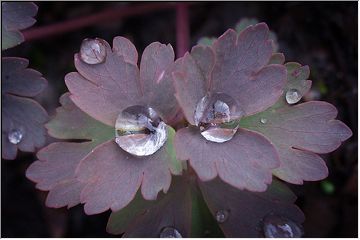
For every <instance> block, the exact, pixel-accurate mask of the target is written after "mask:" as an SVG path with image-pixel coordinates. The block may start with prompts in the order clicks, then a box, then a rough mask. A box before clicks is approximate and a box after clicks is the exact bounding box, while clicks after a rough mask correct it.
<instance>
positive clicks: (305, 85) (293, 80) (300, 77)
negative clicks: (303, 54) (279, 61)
mask: <svg viewBox="0 0 360 240" xmlns="http://www.w3.org/2000/svg"><path fill="white" fill-rule="evenodd" d="M285 67H286V69H287V74H288V77H287V79H288V81H287V84H286V87H285V89H284V93H286V92H287V91H288V90H291V89H296V90H297V91H298V92H299V94H300V95H301V96H304V95H305V94H306V93H307V92H308V91H309V90H310V88H311V80H307V79H308V78H309V76H310V69H309V66H301V64H299V63H296V62H288V63H286V64H285ZM282 99H283V100H284V99H285V98H282Z"/></svg>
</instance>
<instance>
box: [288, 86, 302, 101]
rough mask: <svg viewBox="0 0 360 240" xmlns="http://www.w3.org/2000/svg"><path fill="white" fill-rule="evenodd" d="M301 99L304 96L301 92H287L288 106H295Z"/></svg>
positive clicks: (293, 90) (294, 90) (291, 90)
mask: <svg viewBox="0 0 360 240" xmlns="http://www.w3.org/2000/svg"><path fill="white" fill-rule="evenodd" d="M301 97H302V96H301V94H300V92H299V91H298V90H296V89H290V90H288V91H287V92H286V96H285V98H286V102H287V103H288V104H295V103H297V102H299V101H300V99H301Z"/></svg>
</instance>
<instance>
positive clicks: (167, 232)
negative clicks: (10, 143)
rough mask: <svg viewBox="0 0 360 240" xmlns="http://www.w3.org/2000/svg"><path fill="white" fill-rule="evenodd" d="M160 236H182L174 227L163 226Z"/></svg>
mask: <svg viewBox="0 0 360 240" xmlns="http://www.w3.org/2000/svg"><path fill="white" fill-rule="evenodd" d="M160 238H182V236H181V234H180V232H179V231H178V230H177V229H176V228H173V227H165V228H163V229H162V230H161V232H160Z"/></svg>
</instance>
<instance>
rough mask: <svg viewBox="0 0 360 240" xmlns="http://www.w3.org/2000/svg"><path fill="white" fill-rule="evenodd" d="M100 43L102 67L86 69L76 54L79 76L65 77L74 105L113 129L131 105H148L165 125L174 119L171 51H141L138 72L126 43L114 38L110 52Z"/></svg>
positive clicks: (160, 46)
mask: <svg viewBox="0 0 360 240" xmlns="http://www.w3.org/2000/svg"><path fill="white" fill-rule="evenodd" d="M102 43H103V44H104V47H105V49H106V58H105V60H104V62H103V63H99V64H93V65H89V64H87V63H85V62H84V61H82V60H81V57H80V55H79V54H75V67H76V69H77V70H78V73H77V72H76V73H69V74H68V75H66V77H65V82H66V85H67V87H68V88H69V90H70V92H71V99H72V100H73V101H74V103H75V104H76V105H77V106H78V107H80V108H81V109H82V110H83V111H84V112H86V113H88V114H89V115H90V116H92V117H93V118H95V119H97V120H99V121H101V122H103V123H105V124H108V125H110V126H115V121H116V118H117V116H118V114H119V113H120V112H121V111H122V110H124V108H126V107H129V106H134V105H150V106H152V107H153V108H155V110H157V111H158V113H159V114H160V115H161V116H162V118H163V119H164V120H166V121H167V120H169V119H171V118H172V117H174V115H175V113H176V112H177V106H176V101H175V99H173V87H172V85H171V83H170V82H171V81H170V80H169V74H170V71H171V69H172V64H173V61H174V53H173V50H172V47H171V46H170V45H167V46H166V45H163V44H160V43H153V44H150V45H149V46H148V47H147V48H146V49H145V50H144V54H143V56H142V62H141V65H140V66H141V67H140V70H139V68H138V67H137V65H136V61H137V53H136V52H134V51H135V47H134V46H133V44H132V43H131V42H130V41H129V40H127V39H125V38H121V37H116V38H115V39H114V41H113V49H111V48H110V46H109V44H108V43H107V42H105V41H103V40H102ZM124 46H126V48H125V49H124ZM165 89H166V91H165Z"/></svg>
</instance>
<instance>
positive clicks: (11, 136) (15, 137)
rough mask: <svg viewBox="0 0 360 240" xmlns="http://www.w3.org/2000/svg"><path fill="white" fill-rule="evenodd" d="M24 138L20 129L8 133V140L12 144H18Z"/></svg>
mask: <svg viewBox="0 0 360 240" xmlns="http://www.w3.org/2000/svg"><path fill="white" fill-rule="evenodd" d="M23 137H24V133H23V131H21V130H20V129H13V130H11V131H10V132H9V133H8V140H9V142H11V143H12V144H18V143H19V142H21V140H22V139H23Z"/></svg>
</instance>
